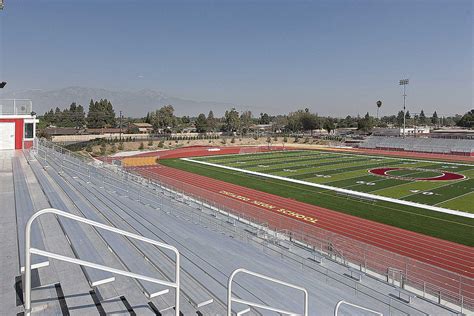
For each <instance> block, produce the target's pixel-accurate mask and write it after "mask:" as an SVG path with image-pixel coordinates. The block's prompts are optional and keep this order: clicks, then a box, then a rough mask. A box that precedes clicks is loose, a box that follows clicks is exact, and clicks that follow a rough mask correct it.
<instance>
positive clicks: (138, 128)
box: [129, 123, 153, 134]
mask: <svg viewBox="0 0 474 316" xmlns="http://www.w3.org/2000/svg"><path fill="white" fill-rule="evenodd" d="M129 131H130V132H132V133H138V134H150V133H152V132H153V125H151V124H149V123H132V124H130V127H129Z"/></svg>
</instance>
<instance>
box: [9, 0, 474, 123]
mask: <svg viewBox="0 0 474 316" xmlns="http://www.w3.org/2000/svg"><path fill="white" fill-rule="evenodd" d="M473 71H474V69H473V1H471V0H410V1H407V0H370V1H369V0H352V1H349V0H332V1H331V0H323V1H302V0H292V1H290V0H288V1H281V0H272V1H270V0H254V1H247V0H240V1H237V0H220V1H208V0H188V1H181V0H175V1H160V0H5V9H4V10H3V11H1V12H0V79H1V80H5V81H8V85H7V87H6V88H8V89H10V90H23V89H45V90H52V89H57V88H63V87H68V86H85V87H92V88H105V89H112V90H140V89H153V90H157V91H161V92H163V93H165V94H167V95H170V96H176V97H181V98H186V99H191V100H196V101H204V100H207V101H218V102H226V103H232V104H236V107H237V108H238V109H241V110H244V109H249V110H253V112H254V113H255V112H257V113H259V112H262V111H266V112H268V113H272V114H276V113H288V112H290V111H295V110H297V109H300V108H306V107H307V108H310V109H311V110H312V111H313V112H316V113H318V114H320V115H333V116H346V115H348V114H350V115H357V114H361V115H364V114H365V113H366V112H370V113H371V114H372V115H375V112H376V101H377V100H382V102H383V106H382V109H381V114H396V112H397V111H398V110H400V109H401V107H402V104H403V98H402V89H401V87H400V86H399V85H398V81H399V79H402V78H409V79H410V84H409V86H408V87H407V108H408V109H409V110H410V111H411V112H412V113H417V112H419V111H420V110H421V109H424V110H425V113H428V114H429V113H432V112H433V111H434V110H437V111H438V113H441V114H444V115H449V114H453V113H464V112H467V111H468V110H469V109H471V108H473ZM137 106H139V105H137Z"/></svg>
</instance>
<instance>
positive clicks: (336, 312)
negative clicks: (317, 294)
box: [334, 300, 383, 316]
mask: <svg viewBox="0 0 474 316" xmlns="http://www.w3.org/2000/svg"><path fill="white" fill-rule="evenodd" d="M342 304H346V305H349V306H352V307H356V308H358V309H362V310H364V311H367V312H369V313H374V314H376V315H379V316H383V314H382V313H381V312H377V311H374V310H372V309H368V308H366V307H363V306H359V305H356V304H352V303H349V302H346V301H344V300H342V301H339V302H337V304H336V307H335V308H334V316H337V315H338V312H339V307H340V306H341V305H342Z"/></svg>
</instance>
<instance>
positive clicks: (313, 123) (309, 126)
mask: <svg viewBox="0 0 474 316" xmlns="http://www.w3.org/2000/svg"><path fill="white" fill-rule="evenodd" d="M307 110H308V109H305V112H304V113H303V114H302V115H301V117H300V120H301V126H302V127H303V130H304V131H311V135H313V130H315V129H320V128H321V122H320V120H319V117H318V116H317V115H316V114H312V113H310V112H309V111H307Z"/></svg>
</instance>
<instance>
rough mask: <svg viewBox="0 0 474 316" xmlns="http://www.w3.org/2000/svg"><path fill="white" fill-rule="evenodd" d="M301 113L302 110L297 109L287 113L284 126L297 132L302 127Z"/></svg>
mask: <svg viewBox="0 0 474 316" xmlns="http://www.w3.org/2000/svg"><path fill="white" fill-rule="evenodd" d="M302 115H303V111H302V110H298V111H296V112H291V113H290V114H288V124H287V126H286V128H287V129H288V130H289V131H291V132H299V131H301V130H302V129H303V125H302V123H301V116H302Z"/></svg>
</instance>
